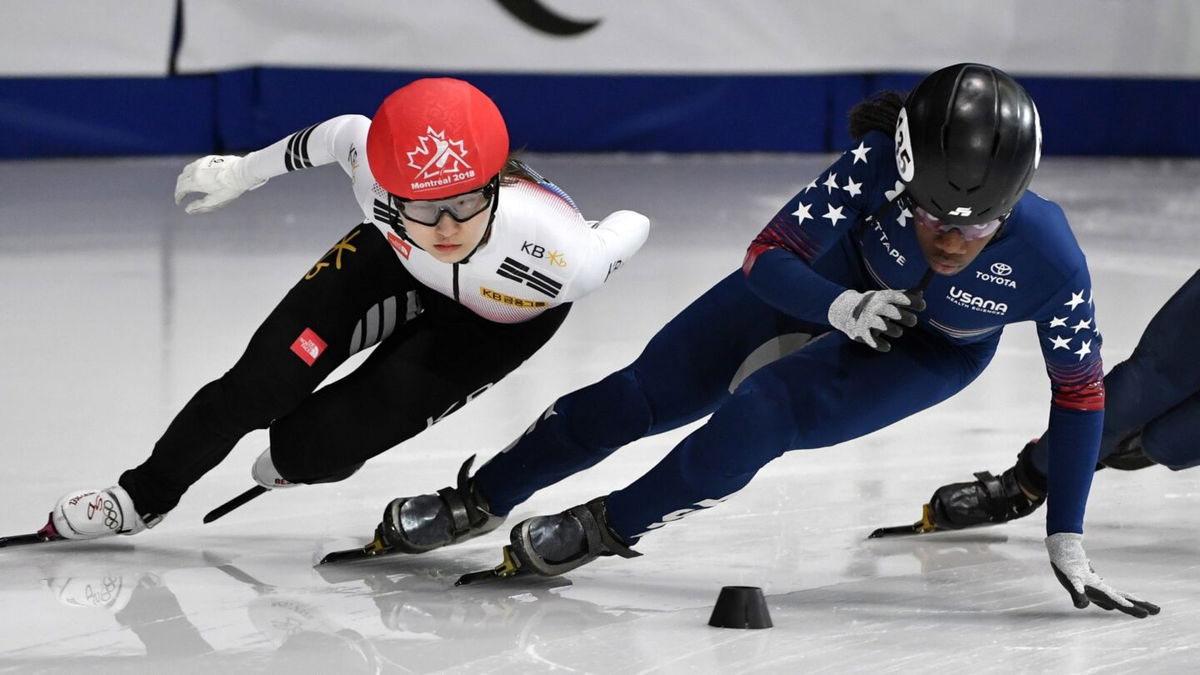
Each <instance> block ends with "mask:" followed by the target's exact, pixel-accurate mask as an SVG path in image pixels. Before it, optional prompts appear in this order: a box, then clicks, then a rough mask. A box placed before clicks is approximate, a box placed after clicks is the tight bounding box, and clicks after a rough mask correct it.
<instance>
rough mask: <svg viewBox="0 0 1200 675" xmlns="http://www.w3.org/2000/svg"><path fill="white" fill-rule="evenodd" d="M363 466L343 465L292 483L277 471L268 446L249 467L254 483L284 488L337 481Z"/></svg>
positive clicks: (277, 488)
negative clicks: (326, 473) (314, 476)
mask: <svg viewBox="0 0 1200 675" xmlns="http://www.w3.org/2000/svg"><path fill="white" fill-rule="evenodd" d="M362 467H363V463H362V462H359V463H358V464H354V465H352V466H348V467H345V468H343V469H341V470H339V471H337V472H335V473H333V474H331V475H328V476H322V477H321V478H318V479H311V478H310V479H305V480H304V481H302V482H299V483H294V482H292V481H290V480H288V479H286V478H284V477H283V476H282V475H280V473H279V469H276V468H275V460H273V459H272V458H271V448H270V447H269V446H268V447H267V449H266V450H263V451H262V454H260V455H259V456H258V459H256V460H254V466H251V467H250V478H252V479H254V482H255V483H258V484H259V485H260V486H262V487H265V488H267V489H268V490H284V489H287V488H290V487H296V486H297V485H317V484H319V483H337V482H339V481H343V480H346V479H347V478H349V477H350V476H353V475H354V474H356V473H358V470H359V469H361V468H362Z"/></svg>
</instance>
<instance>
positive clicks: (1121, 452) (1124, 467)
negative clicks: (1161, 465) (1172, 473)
mask: <svg viewBox="0 0 1200 675" xmlns="http://www.w3.org/2000/svg"><path fill="white" fill-rule="evenodd" d="M1155 464H1158V462H1156V461H1154V460H1152V459H1150V458H1149V457H1147V456H1146V450H1145V449H1144V448H1143V447H1142V430H1141V429H1138V430H1137V431H1135V432H1134V433H1132V434H1130V435H1129V436H1126V437H1125V439H1124V440H1122V441H1121V442H1120V443H1118V444H1117V449H1116V450H1115V451H1113V453H1112V454H1111V455H1109V456H1108V457H1105V458H1104V459H1102V460H1100V467H1105V466H1107V467H1108V468H1110V469H1116V470H1118V471H1137V470H1138V469H1144V468H1146V467H1148V466H1154V465H1155ZM1100 467H1096V468H1100Z"/></svg>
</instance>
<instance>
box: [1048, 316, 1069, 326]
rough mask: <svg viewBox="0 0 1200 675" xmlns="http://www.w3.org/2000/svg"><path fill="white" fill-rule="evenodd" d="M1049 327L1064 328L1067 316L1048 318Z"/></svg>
mask: <svg viewBox="0 0 1200 675" xmlns="http://www.w3.org/2000/svg"><path fill="white" fill-rule="evenodd" d="M1050 327H1051V328H1066V327H1067V317H1065V316H1063V317H1058V316H1056V317H1054V318H1053V319H1050Z"/></svg>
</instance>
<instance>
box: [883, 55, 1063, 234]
mask: <svg viewBox="0 0 1200 675" xmlns="http://www.w3.org/2000/svg"><path fill="white" fill-rule="evenodd" d="M1041 154H1042V128H1041V123H1040V120H1039V119H1038V112H1037V107H1036V106H1035V105H1034V104H1033V99H1032V98H1031V97H1030V96H1029V94H1028V93H1027V92H1026V91H1025V89H1024V88H1023V87H1021V85H1019V84H1017V82H1016V80H1014V79H1013V78H1012V77H1011V76H1009V75H1008V74H1007V73H1005V72H1003V71H1001V70H999V69H998V68H993V67H992V66H985V65H982V64H978V63H960V64H957V65H953V66H949V67H947V68H942V69H941V70H938V71H937V72H935V73H933V74H931V75H929V76H928V77H926V78H925V79H923V80H921V82H920V83H919V84H918V85H917V86H916V88H915V89H913V90H912V91H911V92H909V94H908V98H907V99H906V100H905V102H904V108H903V109H901V111H900V117H899V119H898V120H897V123H896V167H897V168H898V169H899V170H900V178H901V179H902V180H903V181H904V182H905V184H906V186H907V187H906V192H907V193H908V195H909V197H910V198H911V199H912V200H913V201H915V202H916V203H917V205H918V206H920V207H921V208H922V209H924V210H925V211H927V212H928V213H930V214H932V215H933V216H935V217H936V218H937V219H938V220H940V221H942V222H944V223H948V224H951V225H972V224H976V223H982V222H985V221H988V220H992V219H995V218H1000V217H1003V216H1004V215H1006V214H1007V213H1008V212H1009V211H1010V210H1012V208H1013V206H1015V205H1016V203H1017V201H1018V200H1019V199H1020V198H1021V195H1023V194H1024V193H1025V189H1026V188H1027V187H1029V181H1030V180H1032V178H1033V173H1034V171H1036V170H1037V167H1038V162H1039V160H1040V159H1041Z"/></svg>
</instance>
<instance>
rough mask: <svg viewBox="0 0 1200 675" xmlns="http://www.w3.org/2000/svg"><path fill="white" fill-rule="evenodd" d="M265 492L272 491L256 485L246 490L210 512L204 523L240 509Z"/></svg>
mask: <svg viewBox="0 0 1200 675" xmlns="http://www.w3.org/2000/svg"><path fill="white" fill-rule="evenodd" d="M264 492H270V490H268V489H267V488H265V487H263V486H261V485H255V486H254V487H252V488H250V489H249V490H246V491H245V492H243V493H242V494H240V495H238V496H236V497H234V498H233V499H230V500H229V501H227V502H225V503H224V504H222V505H220V506H218V507H217V508H215V509H213V510H212V511H209V512H208V515H206V516H204V522H205V523H206V524H207V523H211V522H212V521H214V520H216V519H217V518H220V517H221V516H224V515H225V514H227V513H229V512H230V511H232V510H234V509H236V508H238V507H239V506H241V505H242V504H245V503H246V502H248V501H250V500H251V499H254V498H255V497H257V496H259V495H261V494H263V493H264Z"/></svg>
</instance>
